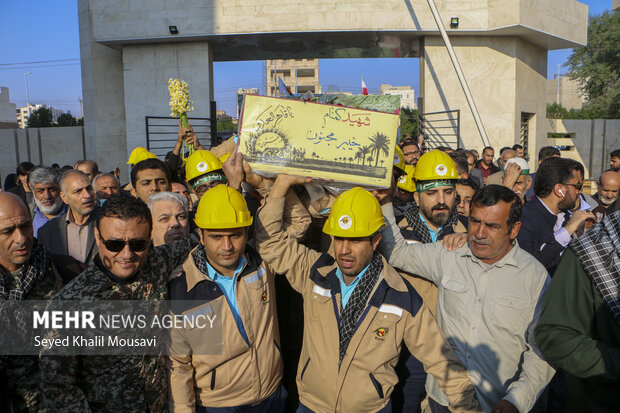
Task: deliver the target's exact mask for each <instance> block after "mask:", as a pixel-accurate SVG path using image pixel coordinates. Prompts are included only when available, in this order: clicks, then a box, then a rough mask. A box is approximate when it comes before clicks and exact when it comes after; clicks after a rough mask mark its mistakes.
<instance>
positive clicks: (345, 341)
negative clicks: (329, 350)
mask: <svg viewBox="0 0 620 413" xmlns="http://www.w3.org/2000/svg"><path fill="white" fill-rule="evenodd" d="M381 271H383V261H382V259H381V254H379V253H377V252H375V254H374V256H373V257H372V260H371V261H370V264H369V267H368V270H366V273H364V275H363V276H362V279H361V280H360V281H359V283H358V284H357V286H355V289H354V290H353V293H352V294H351V298H349V301H348V302H347V306H346V307H345V308H343V309H342V313H341V314H340V324H339V325H338V333H339V336H340V340H339V344H340V354H339V358H338V368H340V364H341V363H342V359H343V358H344V355H345V354H346V352H347V347H348V346H349V342H350V341H351V338H353V334H354V333H355V328H356V327H355V325H356V324H357V320H359V318H360V316H361V315H362V314H363V313H364V310H365V308H366V301H368V297H369V296H370V293H371V292H372V289H373V288H374V287H375V284H376V283H377V280H378V279H379V275H381ZM340 307H341V308H342V294H341V295H340Z"/></svg>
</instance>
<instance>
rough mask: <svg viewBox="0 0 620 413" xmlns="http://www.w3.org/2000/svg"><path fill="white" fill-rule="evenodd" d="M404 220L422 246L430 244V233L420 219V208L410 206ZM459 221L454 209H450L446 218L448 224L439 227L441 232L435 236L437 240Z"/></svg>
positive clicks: (431, 240)
mask: <svg viewBox="0 0 620 413" xmlns="http://www.w3.org/2000/svg"><path fill="white" fill-rule="evenodd" d="M405 218H407V222H408V223H409V226H410V227H411V228H413V231H414V232H415V233H416V234H417V235H418V236H419V237H420V241H421V242H422V243H423V244H430V243H431V242H433V239H432V238H431V233H430V231H429V230H428V227H427V226H426V224H425V223H424V221H422V219H421V218H420V208H419V207H418V206H417V205H412V206H411V208H409V209H408V210H407V211H405ZM458 219H459V214H458V211H457V210H456V208H453V209H452V212H451V213H450V216H449V217H448V222H446V223H445V224H444V226H443V227H441V231H439V233H438V234H437V239H441V238H442V237H443V236H444V235H446V234H447V233H448V231H450V229H451V228H452V226H453V225H454V224H456V222H457V221H458Z"/></svg>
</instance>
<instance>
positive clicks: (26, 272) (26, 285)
mask: <svg viewBox="0 0 620 413" xmlns="http://www.w3.org/2000/svg"><path fill="white" fill-rule="evenodd" d="M50 264H51V260H50V256H49V254H48V252H47V249H45V247H43V246H35V247H34V248H33V249H32V254H31V256H30V259H29V260H28V262H27V263H26V264H24V266H23V267H22V271H21V273H20V274H19V276H18V281H17V287H16V288H14V289H12V290H7V287H6V285H7V279H8V278H9V277H11V274H10V273H9V272H8V271H7V270H6V269H4V268H3V267H0V301H2V300H17V301H19V300H23V299H24V296H25V295H26V294H28V292H29V291H30V290H32V288H33V287H34V286H35V284H36V283H37V281H39V280H40V279H41V278H43V277H44V276H45V274H46V273H47V270H48V267H49V266H50ZM14 317H15V321H16V322H17V326H18V327H19V328H20V330H21V331H22V332H25V329H26V319H25V316H24V314H22V313H21V312H19V311H17V312H15V313H14Z"/></svg>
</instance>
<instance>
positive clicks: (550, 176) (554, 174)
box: [517, 157, 596, 276]
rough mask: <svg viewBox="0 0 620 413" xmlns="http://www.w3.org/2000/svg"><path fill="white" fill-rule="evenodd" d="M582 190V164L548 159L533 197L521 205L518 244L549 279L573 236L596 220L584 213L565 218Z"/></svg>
mask: <svg viewBox="0 0 620 413" xmlns="http://www.w3.org/2000/svg"><path fill="white" fill-rule="evenodd" d="M582 187H583V165H581V164H580V163H579V162H577V161H574V160H572V159H567V158H557V157H551V158H548V159H546V160H545V161H543V162H542V163H541V164H540V167H539V168H538V172H537V176H536V183H535V188H534V192H535V194H536V196H535V197H534V198H533V199H532V200H531V201H529V202H527V203H526V204H525V205H524V206H523V215H522V217H521V223H522V225H521V231H519V235H518V236H517V240H518V241H519V245H520V246H521V248H523V249H524V250H526V251H527V252H529V253H530V254H532V255H533V256H534V257H536V259H537V260H538V261H540V263H541V264H543V265H544V266H545V268H546V269H547V271H549V274H550V275H552V276H553V273H554V272H555V268H556V267H557V265H558V263H559V262H560V258H561V257H562V253H563V252H564V250H565V249H566V247H567V246H568V243H569V242H570V240H571V236H572V235H573V233H575V232H576V231H580V230H583V228H584V226H585V222H586V220H588V219H590V220H595V219H596V217H595V216H594V214H593V213H592V212H590V211H588V210H582V211H576V212H575V213H573V214H572V215H569V214H570V212H569V211H570V210H572V209H574V208H575V205H576V202H577V198H578V197H579V194H580V193H581V188H582Z"/></svg>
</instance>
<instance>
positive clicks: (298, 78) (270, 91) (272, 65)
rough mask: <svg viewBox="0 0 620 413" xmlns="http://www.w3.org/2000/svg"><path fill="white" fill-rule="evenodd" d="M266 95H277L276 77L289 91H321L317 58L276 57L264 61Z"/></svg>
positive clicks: (316, 92) (315, 92)
mask: <svg viewBox="0 0 620 413" xmlns="http://www.w3.org/2000/svg"><path fill="white" fill-rule="evenodd" d="M265 66H266V70H267V73H266V79H267V96H279V92H278V85H279V82H278V78H282V81H283V82H284V84H285V85H286V86H287V87H288V88H289V90H290V91H291V93H293V94H296V93H301V94H303V93H306V92H307V91H310V92H312V93H314V94H319V93H321V85H319V59H276V60H267V61H266V65H265Z"/></svg>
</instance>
